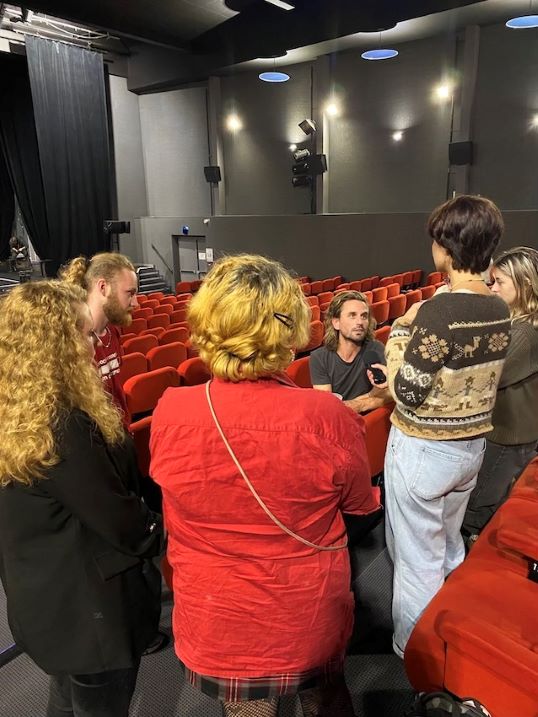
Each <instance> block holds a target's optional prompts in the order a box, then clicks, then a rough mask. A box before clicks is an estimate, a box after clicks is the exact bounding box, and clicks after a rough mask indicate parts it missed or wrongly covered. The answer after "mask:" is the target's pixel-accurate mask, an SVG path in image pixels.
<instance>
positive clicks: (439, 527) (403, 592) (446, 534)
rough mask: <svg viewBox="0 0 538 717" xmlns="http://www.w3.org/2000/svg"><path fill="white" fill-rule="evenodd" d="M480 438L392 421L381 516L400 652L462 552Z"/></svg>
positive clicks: (478, 462) (481, 446) (480, 449)
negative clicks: (437, 433)
mask: <svg viewBox="0 0 538 717" xmlns="http://www.w3.org/2000/svg"><path fill="white" fill-rule="evenodd" d="M485 443H486V441H485V439H484V438H473V439H471V440H469V441H432V440H427V439H424V438H413V437H412V436H407V435H405V433H402V431H400V430H399V429H398V428H396V427H395V426H393V427H392V429H391V432H390V436H389V441H388V445H387V452H386V456H385V504H386V516H385V520H386V539H387V548H388V551H389V555H390V557H391V558H392V562H393V563H394V580H393V597H392V619H393V623H394V636H393V647H394V651H395V652H396V654H397V655H399V656H400V657H403V651H404V649H405V646H406V644H407V640H408V639H409V636H410V634H411V632H412V630H413V627H414V626H415V623H416V622H417V620H418V619H419V617H420V615H421V614H422V611H423V610H424V608H425V607H426V606H427V605H428V603H429V602H430V600H431V599H432V598H433V596H434V595H435V594H436V593H437V591H438V590H439V589H440V588H441V587H442V585H443V583H444V581H445V578H446V577H447V576H448V575H449V573H450V572H452V570H454V568H456V567H457V566H458V565H459V564H460V563H461V562H462V561H463V558H464V557H465V549H464V545H463V539H462V537H461V534H460V528H461V524H462V522H463V516H464V515H465V509H466V507H467V502H468V500H469V496H470V495H471V492H472V490H473V488H474V486H475V484H476V477H477V475H478V471H479V470H480V466H481V464H482V460H483V458H484V450H485Z"/></svg>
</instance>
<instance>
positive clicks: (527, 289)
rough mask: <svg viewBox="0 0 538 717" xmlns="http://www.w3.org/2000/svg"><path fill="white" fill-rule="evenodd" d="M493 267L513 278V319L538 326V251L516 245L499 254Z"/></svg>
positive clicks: (511, 309)
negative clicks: (514, 292)
mask: <svg viewBox="0 0 538 717" xmlns="http://www.w3.org/2000/svg"><path fill="white" fill-rule="evenodd" d="M492 268H496V269H499V270H500V271H502V272H503V273H505V274H506V275H507V276H509V277H510V278H511V279H512V282H513V283H514V287H515V290H516V300H515V302H514V305H513V306H511V307H510V313H511V316H512V319H513V320H518V321H528V322H530V323H531V324H532V325H533V326H534V327H535V328H538V251H536V249H531V247H528V246H516V247H514V248H513V249H508V250H507V251H505V252H503V253H502V254H501V255H500V256H498V257H497V258H496V259H495V260H494V262H493V266H492Z"/></svg>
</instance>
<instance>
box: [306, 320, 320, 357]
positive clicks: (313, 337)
mask: <svg viewBox="0 0 538 717" xmlns="http://www.w3.org/2000/svg"><path fill="white" fill-rule="evenodd" d="M323 335H324V330H323V323H322V322H321V321H311V322H310V341H309V342H308V344H307V346H306V347H305V348H304V349H303V348H302V349H300V351H301V353H306V352H308V351H313V350H314V349H317V348H319V347H320V346H321V344H322V343H323Z"/></svg>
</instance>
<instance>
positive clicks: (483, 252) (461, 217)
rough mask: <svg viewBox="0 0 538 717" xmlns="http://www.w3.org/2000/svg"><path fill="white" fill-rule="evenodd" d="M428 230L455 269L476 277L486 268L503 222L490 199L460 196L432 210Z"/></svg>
mask: <svg viewBox="0 0 538 717" xmlns="http://www.w3.org/2000/svg"><path fill="white" fill-rule="evenodd" d="M427 230H428V234H429V235H430V236H431V238H432V239H435V241H436V242H437V243H438V244H439V245H440V246H442V247H443V248H444V249H446V251H447V252H448V253H449V255H450V256H451V257H452V265H453V267H454V269H456V270H459V271H461V270H463V271H472V272H474V273H477V274H478V273H480V272H482V271H485V270H486V269H487V268H488V266H489V263H490V261H491V257H492V255H493V253H494V251H495V250H496V248H497V247H498V245H499V242H500V240H501V236H502V233H503V231H504V222H503V218H502V215H501V212H500V210H499V207H498V206H497V205H496V204H494V203H493V202H492V201H491V200H490V199H485V198H484V197H475V196H472V195H470V194H463V195H461V196H460V197H455V198H454V199H449V200H448V202H445V203H444V204H441V206H439V207H437V208H436V209H434V210H433V212H432V213H431V215H430V218H429V219H428V224H427Z"/></svg>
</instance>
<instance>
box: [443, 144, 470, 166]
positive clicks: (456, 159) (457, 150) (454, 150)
mask: <svg viewBox="0 0 538 717" xmlns="http://www.w3.org/2000/svg"><path fill="white" fill-rule="evenodd" d="M448 161H449V162H450V164H460V165H461V164H472V163H473V143H472V142H451V143H450V144H449V145H448Z"/></svg>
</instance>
